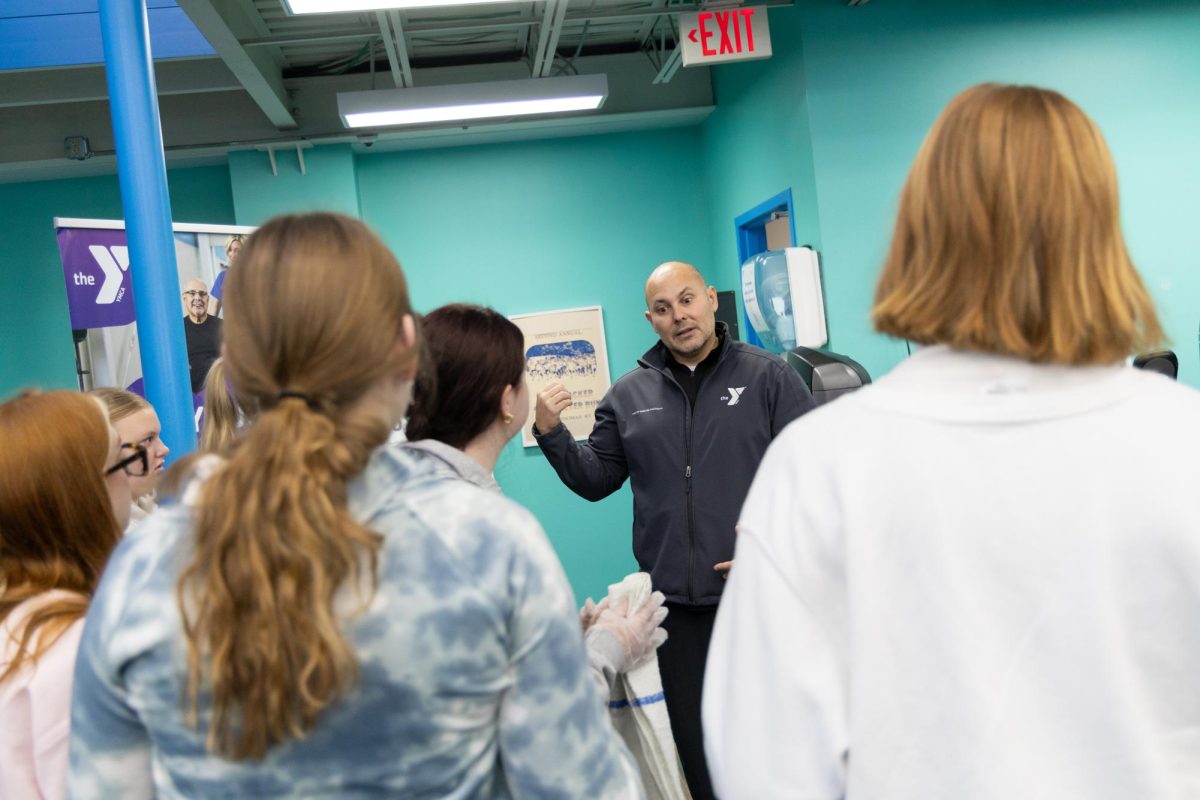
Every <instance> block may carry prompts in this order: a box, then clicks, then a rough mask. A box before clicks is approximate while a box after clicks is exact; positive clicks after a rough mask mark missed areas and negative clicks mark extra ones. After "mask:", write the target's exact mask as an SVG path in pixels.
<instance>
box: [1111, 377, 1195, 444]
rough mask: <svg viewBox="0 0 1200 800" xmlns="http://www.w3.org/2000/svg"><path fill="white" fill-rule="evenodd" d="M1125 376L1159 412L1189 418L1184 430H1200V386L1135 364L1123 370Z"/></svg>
mask: <svg viewBox="0 0 1200 800" xmlns="http://www.w3.org/2000/svg"><path fill="white" fill-rule="evenodd" d="M1122 378H1123V379H1124V380H1125V381H1128V382H1129V383H1130V385H1131V386H1134V387H1136V391H1137V396H1138V398H1139V399H1140V400H1141V401H1142V402H1144V403H1150V404H1153V405H1154V406H1155V408H1156V411H1155V413H1156V414H1162V415H1167V416H1169V417H1170V418H1172V419H1180V420H1186V421H1187V423H1188V425H1187V427H1186V428H1185V429H1184V430H1191V431H1195V432H1198V433H1200V425H1197V424H1196V420H1197V419H1200V390H1197V389H1195V388H1193V387H1191V386H1188V385H1187V384H1183V383H1180V382H1179V381H1177V380H1174V379H1172V378H1169V377H1167V376H1166V375H1159V374H1158V373H1156V372H1151V371H1148V370H1142V369H1134V368H1132V367H1131V368H1129V369H1126V370H1123V372H1122Z"/></svg>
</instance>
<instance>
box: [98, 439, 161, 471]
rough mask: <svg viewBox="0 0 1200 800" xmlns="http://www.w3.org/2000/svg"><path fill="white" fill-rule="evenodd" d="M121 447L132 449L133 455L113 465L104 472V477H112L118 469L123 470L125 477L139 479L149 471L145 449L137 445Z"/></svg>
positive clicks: (148, 460) (148, 461)
mask: <svg viewBox="0 0 1200 800" xmlns="http://www.w3.org/2000/svg"><path fill="white" fill-rule="evenodd" d="M122 446H123V447H132V448H133V455H129V456H126V457H125V458H122V459H121V460H120V461H118V462H117V463H116V464H113V465H112V466H111V467H109V468H108V469H106V470H104V477H106V478H107V477H108V476H109V475H112V474H113V473H114V472H116V471H117V470H119V469H123V470H125V474H126V475H130V476H132V477H134V478H141V477H142V476H144V475H145V474H146V473H147V472H149V471H150V459H149V457H148V456H147V455H146V448H144V447H142V446H141V445H140V444H139V445H122Z"/></svg>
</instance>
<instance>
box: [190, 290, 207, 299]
mask: <svg viewBox="0 0 1200 800" xmlns="http://www.w3.org/2000/svg"><path fill="white" fill-rule="evenodd" d="M184 294H185V295H186V296H188V297H208V292H198V291H196V290H195V289H188V290H187V291H186V292H184Z"/></svg>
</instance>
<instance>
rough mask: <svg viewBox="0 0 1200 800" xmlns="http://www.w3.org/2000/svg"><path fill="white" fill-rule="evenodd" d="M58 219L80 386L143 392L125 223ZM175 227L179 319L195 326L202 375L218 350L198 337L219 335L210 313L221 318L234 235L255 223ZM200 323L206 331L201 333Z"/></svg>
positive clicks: (192, 356)
mask: <svg viewBox="0 0 1200 800" xmlns="http://www.w3.org/2000/svg"><path fill="white" fill-rule="evenodd" d="M54 227H55V231H56V234H57V237H58V249H59V253H60V255H61V256H62V263H63V279H64V283H65V284H66V289H67V308H68V311H69V313H70V317H71V328H72V330H73V333H74V337H75V347H76V352H75V355H76V359H75V363H76V374H77V376H78V379H79V387H80V389H83V390H85V391H86V390H88V389H93V388H96V387H100V386H115V387H119V388H122V389H129V390H130V391H133V392H136V393H138V394H143V395H144V393H145V392H144V387H143V385H142V365H141V356H140V352H139V349H138V332H137V314H136V312H135V311H134V305H133V281H132V278H131V275H130V271H131V270H134V269H137V265H136V264H131V263H130V260H129V247H128V244H127V242H126V238H125V223H124V222H123V221H121V220H95V219H67V218H61V217H59V218H55V220H54ZM173 228H174V238H175V260H176V264H177V267H178V276H179V285H180V291H179V295H178V297H179V301H178V302H179V306H178V309H179V320H180V325H183V326H184V327H185V331H186V332H188V334H189V336H188V342H189V353H188V356H189V363H191V364H192V366H193V368H194V372H195V373H196V375H195V377H200V378H202V374H203V373H204V372H205V371H206V370H207V362H208V359H209V358H211V357H212V353H211V352H207V353H200V352H199V351H198V350H197V349H196V348H194V347H193V343H197V342H198V343H200V345H207V344H211V341H215V338H216V337H215V336H213V335H212V333H213V332H212V328H214V327H217V326H215V325H214V324H213V323H212V321H211V320H210V319H209V318H210V317H211V318H214V319H217V320H219V319H220V317H221V314H222V304H221V296H222V289H223V284H224V278H225V272H226V270H227V269H228V268H229V265H230V264H231V263H232V261H233V259H234V254H235V253H236V249H237V248H236V247H235V246H234V245H233V243H234V242H235V241H237V240H238V239H239V238H240V237H241V236H244V235H246V234H248V233H250V232H251V231H253V230H254V229H253V228H248V227H243V226H235V225H196V224H188V223H176V224H175V225H174V226H173ZM205 323H207V324H205ZM189 326H190V327H189ZM201 328H203V329H204V331H205V333H206V334H208V335H207V336H197V335H196V333H197V331H199V330H200V329H201ZM206 339H207V340H211V341H205V340H206ZM200 345H197V347H199V346H200ZM206 349H207V350H208V351H211V350H212V348H211V347H208V348H206ZM193 385H194V389H193V391H194V392H195V393H196V394H197V397H196V398H195V399H196V405H197V406H198V407H199V406H200V405H201V404H202V402H203V400H202V397H200V396H199V392H198V391H197V389H196V388H195V381H194V382H193Z"/></svg>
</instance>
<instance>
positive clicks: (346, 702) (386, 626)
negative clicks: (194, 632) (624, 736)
mask: <svg viewBox="0 0 1200 800" xmlns="http://www.w3.org/2000/svg"><path fill="white" fill-rule="evenodd" d="M185 496H186V495H185ZM350 508H351V511H352V513H353V514H354V515H355V517H356V518H357V519H360V520H362V521H364V522H366V524H367V525H368V526H369V527H370V528H371V529H372V530H374V531H376V532H378V533H379V534H381V535H382V536H383V545H382V549H381V551H380V554H379V585H378V590H377V591H376V593H375V595H374V599H373V600H372V601H371V603H370V605H369V607H368V608H367V610H366V611H365V612H364V613H362V614H360V615H357V616H352V615H349V614H347V615H346V617H345V618H344V619H345V622H344V627H343V630H344V631H345V634H346V636H347V637H348V638H349V640H350V641H351V642H352V643H353V645H354V647H355V649H356V650H357V653H358V657H359V663H360V679H359V682H358V685H357V687H356V688H355V689H354V690H353V691H352V692H350V693H349V694H348V695H347V696H346V697H345V698H343V699H342V700H341V701H339V702H338V703H337V704H336V705H334V706H333V707H331V708H330V709H329V710H328V711H326V713H325V714H324V716H323V718H322V719H321V720H320V721H319V722H318V724H317V725H316V726H315V727H314V728H313V729H311V730H310V731H309V732H308V734H307V736H306V737H305V738H304V739H301V740H294V741H289V742H287V743H285V744H282V745H279V746H277V747H275V748H274V749H272V750H271V751H270V752H269V753H268V754H267V756H266V757H265V758H264V759H263V760H262V761H261V762H260V761H242V762H234V761H230V760H226V759H223V758H220V757H217V756H215V755H212V754H210V753H208V752H206V750H205V746H204V738H205V732H206V731H207V726H208V722H209V720H210V718H211V713H210V707H209V706H208V704H207V698H205V697H204V695H203V694H202V696H201V700H200V714H199V721H200V725H199V728H198V729H194V728H191V727H189V726H188V724H187V720H186V715H185V705H184V694H183V691H184V683H185V679H186V649H185V643H184V637H183V633H182V629H181V622H180V615H179V610H178V606H177V604H176V595H175V586H176V581H177V579H178V576H179V573H180V570H181V569H182V568H183V567H184V566H185V565H186V564H187V563H188V562H189V560H190V557H191V546H190V541H191V537H190V528H191V524H192V518H193V509H192V507H191V506H190V504H189V503H188V502H187V501H186V500H185V501H182V502H176V503H174V504H171V505H165V506H163V507H162V508H160V509H159V510H158V511H157V512H155V513H154V514H152V515H151V516H150V517H149V518H147V519H146V520H145V521H144V522H142V523H141V524H140V525H138V526H137V527H136V528H135V529H134V530H133V531H132V532H131V533H130V534H129V536H127V537H126V539H125V540H124V541H123V542H122V543H121V545H120V546H119V547H118V548H117V551H116V552H115V553H114V555H113V557H112V560H111V561H110V563H109V565H108V568H107V570H106V571H105V574H104V577H103V579H102V581H101V583H100V587H99V589H98V591H97V593H96V597H95V599H94V601H93V603H92V607H91V610H90V611H89V613H88V618H87V623H86V626H85V629H84V633H83V641H82V643H81V645H80V649H79V658H78V662H77V665H76V673H75V695H74V698H73V704H72V706H73V707H72V714H71V727H72V731H71V767H70V774H69V777H68V794H69V796H71V797H75V798H81V800H86V799H88V798H137V797H150V796H158V797H166V798H175V797H188V798H194V797H259V798H260V797H347V798H349V797H404V798H510V797H529V798H548V799H549V798H564V799H565V798H571V799H572V800H578V799H580V798H586V799H587V800H593V798H594V799H595V800H601V799H602V798H641V797H642V788H641V784H640V781H639V779H638V777H637V770H636V767H635V765H634V762H633V760H632V758H631V756H630V754H629V752H628V750H626V748H625V746H624V745H623V744H622V742H621V740H620V737H619V736H618V735H617V734H616V733H615V732H614V730H613V728H612V725H611V723H610V722H609V720H608V717H607V715H606V714H605V712H604V709H603V707H602V705H601V704H600V703H598V702H597V701H596V693H595V687H593V686H592V684H591V682H590V679H589V676H588V671H587V663H586V658H585V654H584V647H583V641H582V637H581V635H580V631H579V622H578V618H577V616H576V611H575V608H574V604H573V603H574V601H573V598H572V594H571V591H570V588H569V587H568V585H567V581H566V577H565V576H564V574H563V572H562V567H561V565H560V564H559V562H558V559H557V558H556V556H555V554H554V552H553V550H552V549H551V547H550V544H549V542H548V541H547V539H546V536H545V534H544V533H543V532H542V529H541V527H540V526H539V525H538V523H537V521H536V520H535V519H534V518H533V517H532V516H531V515H530V514H529V513H528V512H527V511H525V510H524V509H522V508H521V507H520V506H518V505H517V504H515V503H513V502H511V501H509V500H506V499H505V498H503V497H501V496H499V495H496V494H495V493H493V492H488V491H485V490H483V489H480V488H478V487H475V486H472V485H470V484H468V483H466V482H464V481H461V480H456V479H453V478H448V477H445V476H439V475H438V474H437V473H436V472H435V471H434V470H432V469H430V468H429V467H428V466H420V465H417V464H416V463H415V462H414V461H413V460H412V459H411V458H410V457H408V456H406V455H404V454H403V453H402V452H401V451H398V450H397V449H394V448H388V449H381V450H380V451H378V452H377V453H376V454H375V456H374V457H373V458H372V460H371V462H370V464H369V466H368V467H367V469H366V470H365V471H364V473H363V474H362V475H360V476H359V477H358V478H357V479H355V481H353V482H352V483H351V485H350ZM343 594H344V595H345V598H344V599H345V601H346V607H347V608H351V607H353V606H354V605H355V603H356V597H357V595H356V594H355V592H354V590H353V588H352V587H345V588H344V589H343Z"/></svg>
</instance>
